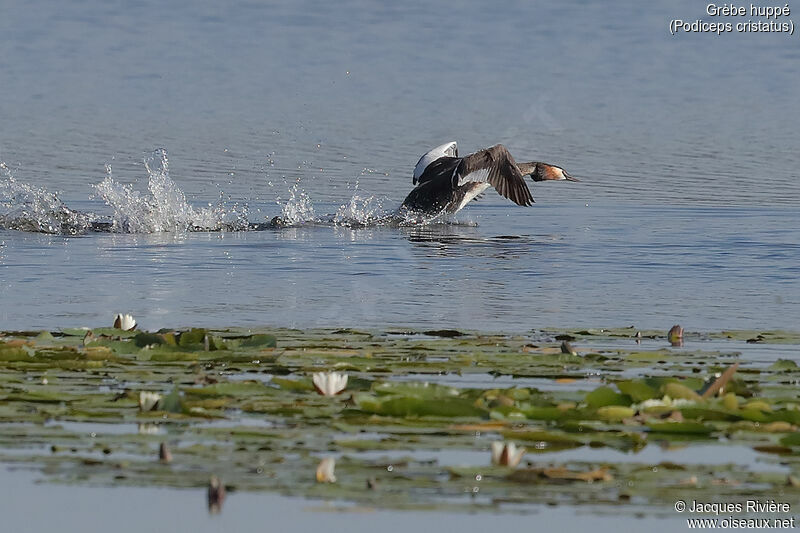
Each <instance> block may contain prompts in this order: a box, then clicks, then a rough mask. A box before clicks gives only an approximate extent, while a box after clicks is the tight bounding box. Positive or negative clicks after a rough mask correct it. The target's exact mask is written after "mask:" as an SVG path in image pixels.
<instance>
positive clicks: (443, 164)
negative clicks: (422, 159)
mask: <svg viewBox="0 0 800 533" xmlns="http://www.w3.org/2000/svg"><path fill="white" fill-rule="evenodd" d="M460 161H461V160H460V159H459V158H457V157H447V156H445V157H440V158H439V159H437V160H436V161H434V162H433V163H431V164H430V165H428V166H427V168H425V172H423V173H422V175H421V176H420V177H419V179H418V180H417V182H418V183H419V184H420V185H422V184H423V183H425V182H426V181H430V180H432V179H435V178H442V177H446V179H448V180H449V179H450V177H451V176H452V175H453V170H454V169H455V167H456V165H458V163H459V162H460Z"/></svg>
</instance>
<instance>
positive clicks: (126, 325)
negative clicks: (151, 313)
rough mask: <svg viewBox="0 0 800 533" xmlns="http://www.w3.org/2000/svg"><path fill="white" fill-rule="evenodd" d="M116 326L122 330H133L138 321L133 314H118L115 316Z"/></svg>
mask: <svg viewBox="0 0 800 533" xmlns="http://www.w3.org/2000/svg"><path fill="white" fill-rule="evenodd" d="M114 327H115V328H116V329H121V330H122V331H131V330H133V329H136V321H135V320H134V319H133V317H132V316H131V315H123V314H118V315H117V316H116V317H115V318H114Z"/></svg>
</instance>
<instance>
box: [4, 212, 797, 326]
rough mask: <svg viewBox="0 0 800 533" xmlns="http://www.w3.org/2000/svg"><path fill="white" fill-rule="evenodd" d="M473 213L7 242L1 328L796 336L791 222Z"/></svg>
mask: <svg viewBox="0 0 800 533" xmlns="http://www.w3.org/2000/svg"><path fill="white" fill-rule="evenodd" d="M469 209H470V212H469V214H468V216H469V217H470V222H469V223H459V224H435V225H430V226H426V227H400V228H397V227H370V228H343V227H335V228H332V227H318V226H310V227H305V226H303V227H297V228H284V229H281V230H276V231H261V232H240V233H178V234H174V233H160V234H148V235H131V234H127V235H125V234H93V235H90V236H85V237H79V238H75V237H62V236H53V235H42V234H30V233H19V232H13V233H12V232H9V233H7V234H6V237H4V242H5V247H4V248H2V250H3V252H2V255H0V279H2V280H3V284H2V289H1V290H2V295H3V298H4V301H9V302H15V305H14V307H13V308H12V307H9V306H3V308H2V309H0V329H5V328H12V329H13V328H44V327H49V328H52V327H59V326H83V325H89V326H96V325H102V324H105V323H106V322H108V321H109V320H110V319H111V318H110V317H113V314H114V313H117V312H123V311H124V312H130V313H133V314H134V316H136V318H137V321H138V322H139V324H141V325H142V327H144V328H150V329H158V328H161V327H181V326H189V325H214V326H220V325H225V324H230V325H248V324H253V325H265V324H269V325H277V326H353V325H356V326H359V327H379V328H382V327H387V326H389V325H396V326H399V327H402V326H408V327H421V328H428V329H432V328H433V329H440V328H456V329H458V328H470V329H484V330H486V329H489V330H498V331H526V330H529V329H531V328H541V327H547V326H564V325H570V326H587V327H597V326H617V325H630V324H635V325H637V326H638V327H640V328H659V329H661V328H668V327H669V326H671V325H672V324H675V323H680V324H682V325H684V326H685V327H687V328H689V329H690V330H693V331H697V330H720V329H726V328H746V329H750V328H776V327H785V328H790V329H791V328H793V327H796V323H795V322H796V320H795V319H796V317H797V316H800V294H798V292H800V291H798V288H797V286H796V279H797V278H798V277H800V262H798V261H797V257H798V256H800V240H798V239H800V237H798V235H796V234H795V233H796V232H794V231H793V230H792V229H791V228H792V222H791V221H792V220H793V219H794V216H795V215H794V211H793V210H791V209H786V210H781V209H761V208H737V209H719V208H716V209H702V208H657V207H650V208H646V207H642V208H636V207H624V208H623V207H620V206H614V205H610V206H602V205H597V206H592V207H588V208H587V207H585V206H582V205H581V206H574V205H572V206H564V205H561V206H537V207H535V208H532V209H522V208H513V207H511V208H509V207H506V206H497V207H495V206H491V205H480V204H479V205H476V206H471V207H470V208H469ZM510 214H513V216H509V215H510ZM464 218H467V217H464ZM476 223H477V224H476ZM742 228H747V233H746V234H743V233H742ZM32 293H33V294H36V295H37V298H30V295H31V294H32Z"/></svg>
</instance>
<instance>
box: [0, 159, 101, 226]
mask: <svg viewBox="0 0 800 533" xmlns="http://www.w3.org/2000/svg"><path fill="white" fill-rule="evenodd" d="M94 220H95V218H94V217H93V216H92V215H91V214H88V213H81V212H79V211H73V210H72V209H70V208H68V207H67V206H66V205H64V203H63V202H62V201H61V200H60V199H59V198H58V195H57V194H56V193H53V192H50V191H48V190H47V189H45V188H44V187H34V186H32V185H28V184H27V183H22V182H20V181H17V180H16V179H15V178H14V175H13V173H12V172H11V169H9V168H8V166H7V165H6V164H5V163H3V162H0V228H5V229H13V230H19V231H31V232H38V233H52V234H60V235H77V234H80V233H85V232H86V231H87V230H88V229H89V228H90V227H91V225H92V223H93V222H94Z"/></svg>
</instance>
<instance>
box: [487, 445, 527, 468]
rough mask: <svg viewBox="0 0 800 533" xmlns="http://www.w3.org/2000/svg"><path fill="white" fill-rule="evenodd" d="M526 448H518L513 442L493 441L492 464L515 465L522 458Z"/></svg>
mask: <svg viewBox="0 0 800 533" xmlns="http://www.w3.org/2000/svg"><path fill="white" fill-rule="evenodd" d="M524 454H525V448H517V446H516V445H515V444H514V443H513V442H508V443H506V442H500V441H495V442H493V443H492V464H496V465H500V466H510V467H512V468H513V467H515V466H517V465H518V464H519V462H520V461H521V460H522V456H523V455H524Z"/></svg>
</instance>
